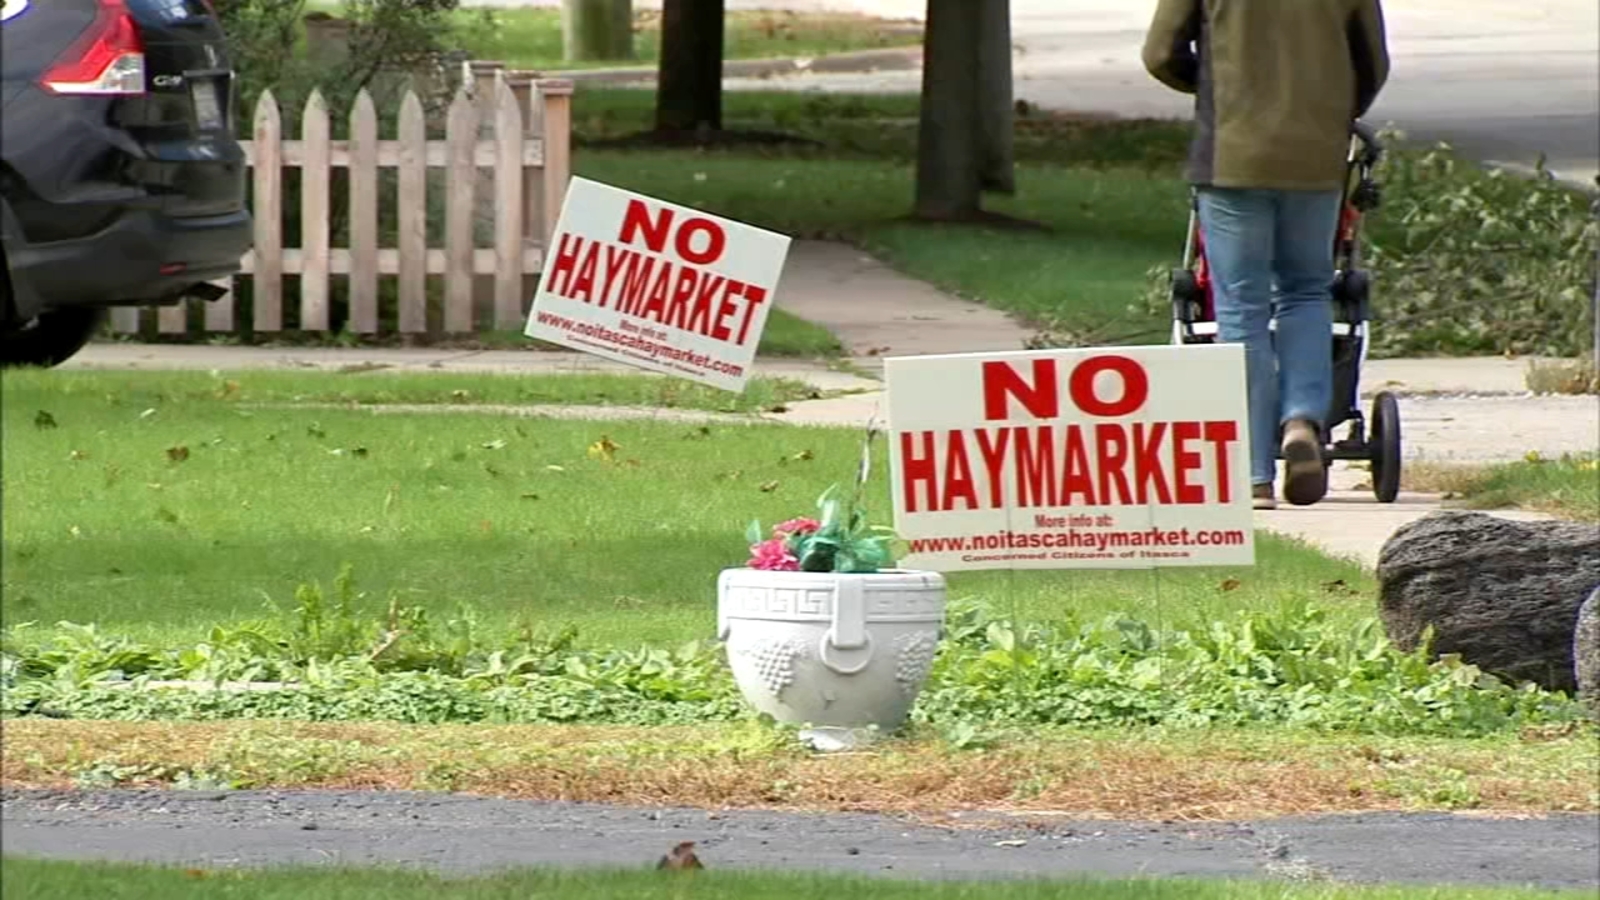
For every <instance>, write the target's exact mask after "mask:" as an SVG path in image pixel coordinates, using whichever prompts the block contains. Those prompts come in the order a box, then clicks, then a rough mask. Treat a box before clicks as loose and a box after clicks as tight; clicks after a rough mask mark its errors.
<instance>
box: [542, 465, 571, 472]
mask: <svg viewBox="0 0 1600 900" xmlns="http://www.w3.org/2000/svg"><path fill="white" fill-rule="evenodd" d="M544 469H545V471H546V472H565V471H566V470H567V468H566V466H545V467H544Z"/></svg>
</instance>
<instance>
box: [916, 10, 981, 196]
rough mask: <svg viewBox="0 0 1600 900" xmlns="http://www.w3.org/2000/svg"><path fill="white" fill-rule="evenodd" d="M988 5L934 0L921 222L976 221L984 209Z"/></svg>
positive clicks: (920, 172) (920, 171) (926, 53)
mask: <svg viewBox="0 0 1600 900" xmlns="http://www.w3.org/2000/svg"><path fill="white" fill-rule="evenodd" d="M980 6H982V4H980V3H975V2H973V0H928V13H927V24H926V25H925V26H924V31H923V40H922V46H923V67H922V119H921V126H920V128H919V130H918V134H917V196H916V207H915V215H916V217H917V218H919V219H931V220H942V221H949V220H958V219H970V218H974V217H976V216H977V215H978V214H979V212H980V211H981V208H982V193H983V180H982V178H981V173H980V163H981V156H980V153H981V150H980V145H981V143H982V141H981V139H980V137H979V131H980V130H981V128H982V126H983V124H984V123H983V122H982V121H981V120H980V118H979V116H978V78H977V77H975V76H976V73H977V72H978V63H979V56H980V54H979V52H978V45H979V41H978V37H979V35H980V34H981V33H982V31H981V24H982V20H983V14H982V12H981V10H980Z"/></svg>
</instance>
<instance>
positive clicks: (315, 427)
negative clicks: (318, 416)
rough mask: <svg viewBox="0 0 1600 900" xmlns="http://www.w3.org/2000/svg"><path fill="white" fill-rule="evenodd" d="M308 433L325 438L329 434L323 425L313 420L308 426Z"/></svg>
mask: <svg viewBox="0 0 1600 900" xmlns="http://www.w3.org/2000/svg"><path fill="white" fill-rule="evenodd" d="M306 434H308V435H310V436H311V437H314V438H324V437H327V436H328V433H327V432H326V431H323V430H322V425H321V424H320V423H317V422H312V423H311V424H310V425H307V426H306Z"/></svg>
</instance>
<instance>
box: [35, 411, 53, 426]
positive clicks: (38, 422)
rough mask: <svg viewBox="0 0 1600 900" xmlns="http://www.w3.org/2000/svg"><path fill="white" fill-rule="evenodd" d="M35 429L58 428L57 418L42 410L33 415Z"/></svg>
mask: <svg viewBox="0 0 1600 900" xmlns="http://www.w3.org/2000/svg"><path fill="white" fill-rule="evenodd" d="M33 427H35V428H54V427H56V417H55V416H52V415H50V414H49V413H47V412H45V411H44V410H42V409H41V410H39V411H38V412H37V413H34V415H33Z"/></svg>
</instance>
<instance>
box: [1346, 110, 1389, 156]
mask: <svg viewBox="0 0 1600 900" xmlns="http://www.w3.org/2000/svg"><path fill="white" fill-rule="evenodd" d="M1350 133H1351V134H1352V135H1354V136H1355V139H1356V140H1357V141H1360V142H1361V155H1360V160H1359V161H1360V162H1361V163H1363V164H1365V165H1368V166H1371V165H1376V164H1377V162H1378V159H1379V157H1381V156H1383V141H1381V140H1379V139H1378V132H1377V131H1375V130H1373V128H1372V126H1370V125H1368V124H1367V123H1365V122H1363V121H1361V120H1360V119H1357V120H1355V121H1354V122H1352V123H1350Z"/></svg>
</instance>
